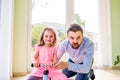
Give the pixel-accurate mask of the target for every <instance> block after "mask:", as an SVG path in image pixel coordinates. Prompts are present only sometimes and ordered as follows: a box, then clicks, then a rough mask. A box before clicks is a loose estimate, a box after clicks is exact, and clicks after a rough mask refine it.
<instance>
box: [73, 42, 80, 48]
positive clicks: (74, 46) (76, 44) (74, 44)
mask: <svg viewBox="0 0 120 80" xmlns="http://www.w3.org/2000/svg"><path fill="white" fill-rule="evenodd" d="M71 46H72V48H74V49H78V48H79V46H80V45H79V44H78V43H73V44H71Z"/></svg>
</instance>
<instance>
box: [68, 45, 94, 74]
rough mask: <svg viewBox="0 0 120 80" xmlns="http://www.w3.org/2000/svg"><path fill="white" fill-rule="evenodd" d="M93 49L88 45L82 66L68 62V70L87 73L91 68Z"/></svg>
mask: <svg viewBox="0 0 120 80" xmlns="http://www.w3.org/2000/svg"><path fill="white" fill-rule="evenodd" d="M93 52H94V47H93V43H92V44H90V45H89V46H88V47H87V49H86V53H85V56H84V60H83V64H78V63H72V62H69V66H68V69H69V70H71V71H74V72H78V73H88V72H89V71H90V69H91V66H92V61H93Z"/></svg>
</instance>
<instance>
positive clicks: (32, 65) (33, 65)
mask: <svg viewBox="0 0 120 80" xmlns="http://www.w3.org/2000/svg"><path fill="white" fill-rule="evenodd" d="M31 67H35V64H34V63H32V64H31ZM38 67H40V64H39V65H38Z"/></svg>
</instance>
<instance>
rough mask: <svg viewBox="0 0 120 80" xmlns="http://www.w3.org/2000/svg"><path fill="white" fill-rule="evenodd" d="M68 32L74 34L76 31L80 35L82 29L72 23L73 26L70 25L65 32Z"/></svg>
mask: <svg viewBox="0 0 120 80" xmlns="http://www.w3.org/2000/svg"><path fill="white" fill-rule="evenodd" d="M69 31H73V32H76V31H81V32H82V34H83V29H82V27H81V26H80V25H78V24H76V23H73V24H70V26H69V28H68V30H67V34H68V32H69Z"/></svg>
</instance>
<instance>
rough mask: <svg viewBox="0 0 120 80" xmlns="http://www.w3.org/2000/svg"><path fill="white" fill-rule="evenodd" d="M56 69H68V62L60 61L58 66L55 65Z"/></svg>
mask: <svg viewBox="0 0 120 80" xmlns="http://www.w3.org/2000/svg"><path fill="white" fill-rule="evenodd" d="M54 67H55V68H57V69H58V70H60V69H65V68H68V62H65V61H60V62H58V63H57V64H55V65H54Z"/></svg>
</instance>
